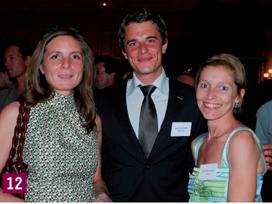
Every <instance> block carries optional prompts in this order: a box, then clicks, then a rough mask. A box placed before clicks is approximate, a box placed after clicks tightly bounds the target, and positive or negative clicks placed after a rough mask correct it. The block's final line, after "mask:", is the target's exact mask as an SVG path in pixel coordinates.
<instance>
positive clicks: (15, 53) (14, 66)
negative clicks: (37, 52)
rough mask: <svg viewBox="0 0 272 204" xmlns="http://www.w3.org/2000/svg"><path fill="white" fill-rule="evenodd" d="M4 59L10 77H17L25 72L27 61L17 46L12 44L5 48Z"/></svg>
mask: <svg viewBox="0 0 272 204" xmlns="http://www.w3.org/2000/svg"><path fill="white" fill-rule="evenodd" d="M4 61H5V66H6V68H7V73H8V76H9V78H17V77H20V76H22V75H23V74H24V73H25V71H26V63H25V60H24V59H23V56H22V54H21V53H20V52H19V48H18V47H17V46H10V47H8V48H7V49H6V50H5V53H4Z"/></svg>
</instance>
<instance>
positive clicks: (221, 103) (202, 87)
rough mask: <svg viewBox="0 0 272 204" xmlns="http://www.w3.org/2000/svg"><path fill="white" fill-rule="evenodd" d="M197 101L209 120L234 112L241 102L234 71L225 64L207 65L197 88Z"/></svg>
mask: <svg viewBox="0 0 272 204" xmlns="http://www.w3.org/2000/svg"><path fill="white" fill-rule="evenodd" d="M196 97H197V103H198V107H199V109H200V111H201V112H202V114H203V116H204V117H205V118H206V119H207V120H217V119H220V118H222V117H224V116H226V115H230V114H233V106H234V103H237V102H239V99H240V97H238V94H237V86H236V84H235V83H234V76H233V73H232V72H231V71H230V70H228V69H227V68H226V67H225V66H223V65H216V66H212V65H210V66H207V67H205V68H204V69H203V71H202V72H201V75H200V80H199V83H198V85H197V89H196Z"/></svg>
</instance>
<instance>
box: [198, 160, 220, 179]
mask: <svg viewBox="0 0 272 204" xmlns="http://www.w3.org/2000/svg"><path fill="white" fill-rule="evenodd" d="M217 170H218V164H217V163H213V164H202V165H200V169H199V176H198V178H199V179H200V180H212V179H215V178H216V175H217Z"/></svg>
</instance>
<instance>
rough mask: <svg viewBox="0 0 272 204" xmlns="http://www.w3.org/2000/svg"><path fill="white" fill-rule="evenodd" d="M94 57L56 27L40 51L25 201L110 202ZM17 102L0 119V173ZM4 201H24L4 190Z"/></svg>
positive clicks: (31, 90) (32, 76) (31, 85)
mask: <svg viewBox="0 0 272 204" xmlns="http://www.w3.org/2000/svg"><path fill="white" fill-rule="evenodd" d="M92 63H93V57H92V52H91V49H90V48H89V46H88V44H87V43H86V42H85V40H84V38H83V37H82V35H81V34H80V33H79V32H78V31H77V30H75V29H73V28H55V29H54V30H51V31H49V32H48V33H46V34H45V35H44V36H43V38H42V40H41V41H40V42H39V44H38V46H37V47H36V49H35V51H34V53H33V56H32V62H31V66H30V68H29V70H28V73H27V92H26V96H25V100H26V102H27V103H28V104H29V106H30V108H31V110H30V116H29V122H28V125H27V133H26V140H25V144H24V149H23V160H24V162H25V163H26V164H27V165H28V178H27V193H26V194H25V201H32V202H92V201H110V198H109V197H108V195H107V188H106V186H105V183H104V182H103V179H102V176H101V165H100V163H101V162H100V146H101V123H100V120H99V117H98V116H96V112H95V104H94V100H93V92H92V87H93V74H94V72H93V65H92ZM18 109H19V103H18V102H14V103H11V104H9V105H8V106H6V107H5V108H4V110H3V111H2V112H1V114H0V170H2V169H3V167H4V165H5V163H6V161H7V158H8V155H9V151H10V148H11V144H12V138H13V134H14V127H15V125H16V119H17V116H18ZM0 190H1V191H0V201H20V199H18V198H17V197H14V196H13V195H11V194H7V193H3V192H2V189H0Z"/></svg>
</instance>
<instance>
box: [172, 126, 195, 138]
mask: <svg viewBox="0 0 272 204" xmlns="http://www.w3.org/2000/svg"><path fill="white" fill-rule="evenodd" d="M191 127H192V122H173V123H172V129H171V137H184V136H186V137H188V136H190V135H191Z"/></svg>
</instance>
